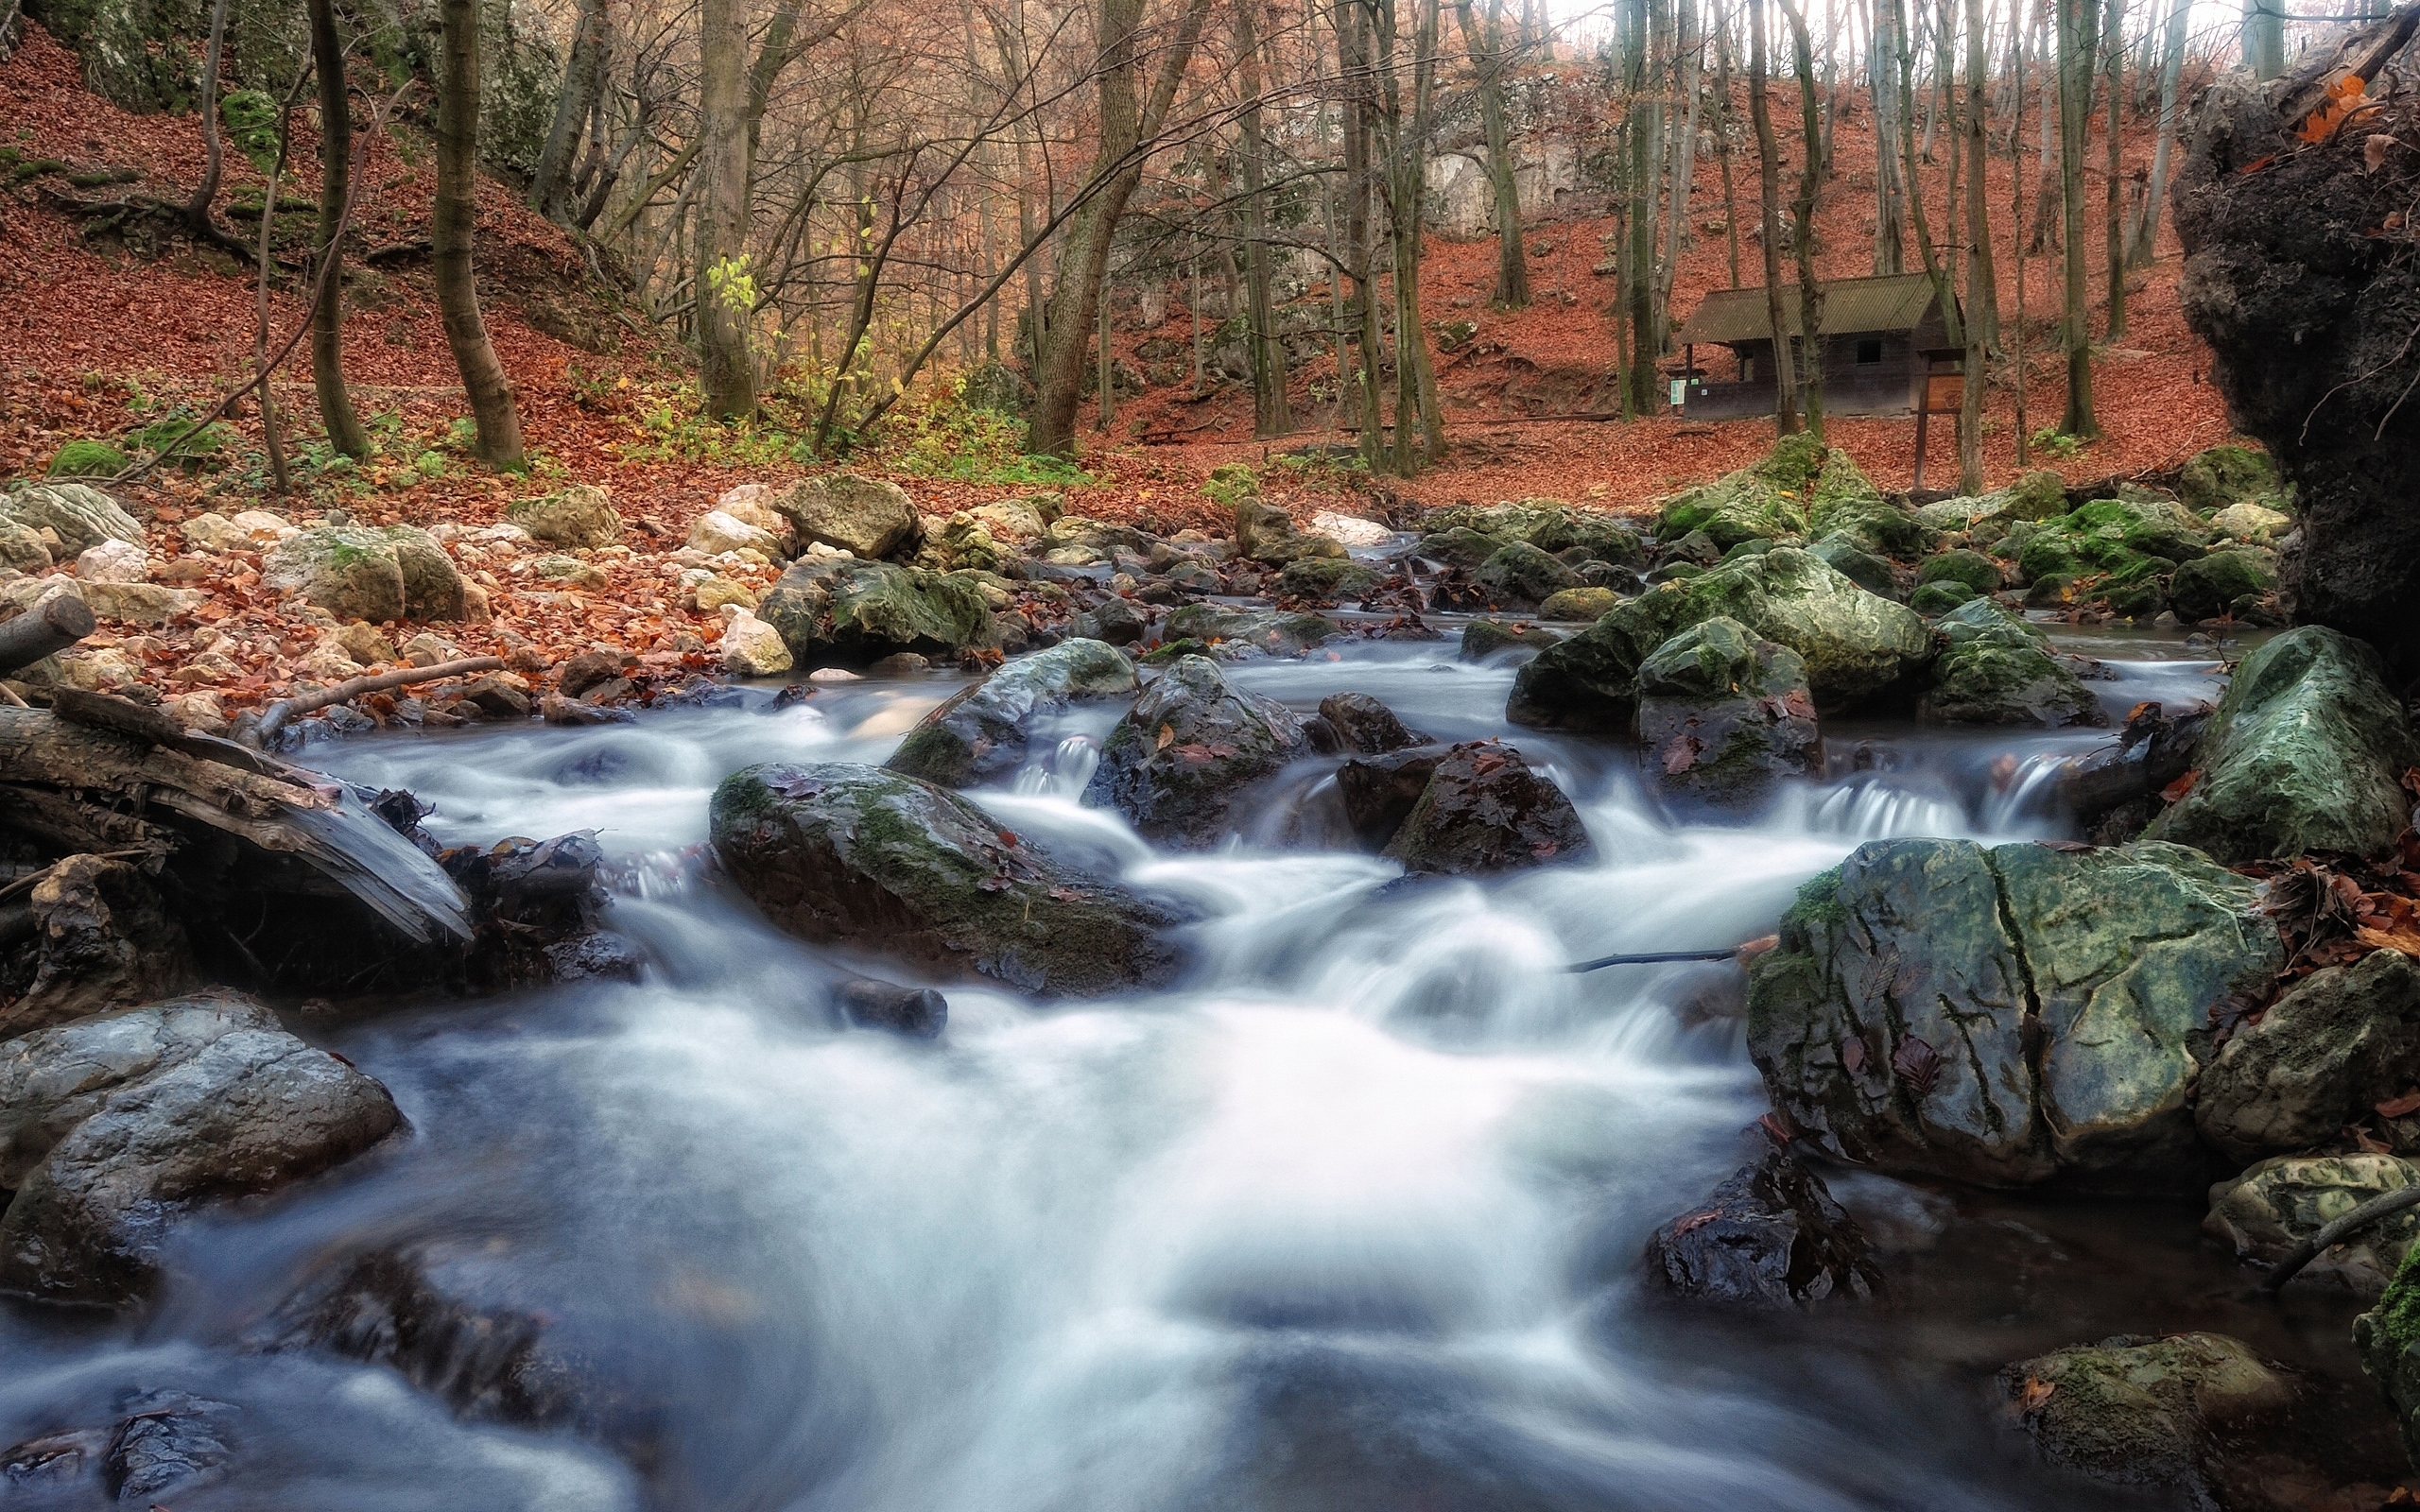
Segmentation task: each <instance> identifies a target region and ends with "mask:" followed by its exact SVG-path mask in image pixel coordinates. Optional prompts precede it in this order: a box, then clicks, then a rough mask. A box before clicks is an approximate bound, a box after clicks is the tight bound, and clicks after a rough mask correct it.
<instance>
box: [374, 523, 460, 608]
mask: <svg viewBox="0 0 2420 1512" xmlns="http://www.w3.org/2000/svg"><path fill="white" fill-rule="evenodd" d="M379 534H381V535H383V536H385V537H386V538H387V544H388V547H389V549H390V550H392V551H393V552H394V554H395V570H396V572H397V573H398V574H399V575H400V576H402V578H403V581H404V617H405V618H406V619H415V620H458V619H460V618H461V617H462V603H463V593H462V575H461V572H460V570H459V569H458V568H457V567H455V565H454V558H451V557H449V556H447V555H446V554H445V548H444V547H443V546H442V545H441V544H439V543H438V540H437V538H436V537H435V536H432V535H430V534H429V533H428V532H427V531H425V530H423V529H421V528H420V527H419V526H418V525H389V526H387V527H386V528H385V529H384V530H382V531H380V532H379ZM366 617H367V616H365V618H366Z"/></svg>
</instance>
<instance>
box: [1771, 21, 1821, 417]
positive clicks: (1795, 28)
mask: <svg viewBox="0 0 2420 1512" xmlns="http://www.w3.org/2000/svg"><path fill="white" fill-rule="evenodd" d="M1781 9H1782V14H1784V15H1786V16H1788V17H1789V40H1790V48H1791V51H1792V53H1793V54H1794V56H1795V59H1796V61H1797V64H1798V108H1799V116H1800V121H1801V126H1800V129H1801V130H1802V131H1803V132H1804V133H1805V134H1806V152H1805V155H1804V157H1803V159H1802V161H1801V162H1800V164H1799V169H1798V198H1797V199H1796V200H1795V201H1793V202H1792V204H1791V206H1790V216H1791V222H1792V223H1791V226H1790V236H1789V245H1790V250H1791V251H1792V252H1793V253H1795V254H1796V256H1797V259H1798V393H1799V403H1800V404H1802V405H1804V406H1805V408H1806V428H1807V429H1808V430H1810V431H1813V432H1814V433H1815V436H1816V438H1817V439H1818V440H1820V439H1822V438H1823V436H1824V285H1823V284H1822V283H1819V282H1817V281H1816V278H1815V208H1816V201H1817V198H1818V197H1819V196H1820V195H1821V194H1822V192H1823V187H1824V129H1823V121H1822V116H1821V114H1820V111H1821V105H1820V103H1819V101H1818V99H1817V96H1816V93H1815V44H1814V42H1813V39H1811V38H1810V37H1809V36H1808V35H1807V32H1806V13H1805V12H1804V11H1802V10H1800V9H1799V8H1798V6H1797V4H1796V0H1781Z"/></svg>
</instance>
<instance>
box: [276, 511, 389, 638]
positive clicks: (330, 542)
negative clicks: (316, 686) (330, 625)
mask: <svg viewBox="0 0 2420 1512" xmlns="http://www.w3.org/2000/svg"><path fill="white" fill-rule="evenodd" d="M261 582H262V585H263V586H264V587H266V588H268V589H270V590H271V591H273V592H275V593H286V594H293V595H295V596H298V597H300V598H301V599H302V601H303V602H304V603H307V604H311V605H313V606H315V607H317V608H320V609H323V610H327V611H328V612H329V613H331V614H333V615H335V616H336V617H337V619H339V620H367V621H369V622H370V623H371V624H372V625H376V624H378V623H380V622H381V621H385V620H399V619H402V618H403V617H404V570H403V566H402V564H401V562H400V561H399V560H398V559H397V558H396V555H395V548H394V543H393V542H391V541H389V540H388V539H387V538H386V536H385V535H383V534H382V533H380V532H378V531H376V530H372V529H370V528H368V527H367V526H364V525H321V526H319V527H317V528H315V529H311V530H305V531H302V532H300V533H299V534H297V535H294V536H291V537H289V538H287V539H286V540H285V541H280V542H279V543H278V544H277V545H276V546H274V547H272V548H270V550H269V552H268V555H267V556H266V557H264V558H262V561H261Z"/></svg>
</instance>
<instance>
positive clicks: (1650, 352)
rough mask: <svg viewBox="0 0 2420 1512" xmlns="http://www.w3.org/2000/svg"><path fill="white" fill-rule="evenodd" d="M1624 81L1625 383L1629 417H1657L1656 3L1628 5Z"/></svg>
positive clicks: (1641, 0) (1631, 0)
mask: <svg viewBox="0 0 2420 1512" xmlns="http://www.w3.org/2000/svg"><path fill="white" fill-rule="evenodd" d="M1622 9H1623V14H1624V18H1625V20H1624V35H1625V41H1624V43H1623V48H1622V52H1623V60H1622V62H1623V77H1624V79H1625V90H1626V93H1627V94H1629V103H1628V109H1627V110H1626V111H1625V112H1624V114H1625V117H1626V119H1627V122H1628V125H1627V126H1626V128H1625V130H1626V131H1627V132H1628V135H1629V139H1630V140H1629V143H1628V146H1629V151H1628V152H1627V153H1626V154H1625V158H1626V162H1627V163H1628V169H1627V171H1628V175H1629V183H1628V185H1627V188H1628V191H1629V193H1628V197H1627V198H1628V199H1629V204H1630V209H1629V211H1628V215H1629V227H1628V230H1629V233H1630V266H1628V268H1627V269H1625V271H1624V276H1623V280H1622V284H1623V288H1622V301H1623V304H1624V305H1625V306H1626V308H1627V310H1628V312H1629V318H1630V364H1629V374H1628V377H1627V379H1626V381H1625V387H1627V388H1628V391H1629V393H1628V398H1627V401H1626V405H1627V412H1628V413H1631V414H1634V415H1652V414H1654V413H1655V364H1656V359H1657V358H1658V357H1660V356H1661V355H1663V353H1662V352H1661V350H1660V348H1659V346H1658V343H1657V341H1656V336H1655V178H1656V173H1655V170H1656V166H1657V157H1658V154H1657V153H1656V150H1655V147H1656V137H1657V132H1656V129H1655V126H1656V114H1657V112H1659V111H1660V110H1661V109H1662V106H1661V105H1660V104H1658V103H1656V102H1654V100H1653V99H1652V98H1651V95H1652V93H1653V92H1652V90H1651V84H1652V82H1653V79H1654V75H1653V72H1652V64H1651V61H1650V59H1651V57H1652V55H1653V53H1654V52H1655V44H1656V43H1657V42H1658V41H1659V40H1660V39H1659V38H1658V37H1657V36H1656V31H1657V27H1656V26H1655V22H1654V10H1653V7H1652V4H1651V0H1626V3H1625V4H1624V6H1623V8H1622Z"/></svg>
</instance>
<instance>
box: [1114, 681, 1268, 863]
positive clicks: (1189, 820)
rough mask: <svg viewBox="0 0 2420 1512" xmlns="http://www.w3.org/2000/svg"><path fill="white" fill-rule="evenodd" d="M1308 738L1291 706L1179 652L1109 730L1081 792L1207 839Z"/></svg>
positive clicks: (1187, 841) (1146, 824) (1144, 821)
mask: <svg viewBox="0 0 2420 1512" xmlns="http://www.w3.org/2000/svg"><path fill="white" fill-rule="evenodd" d="M1308 745H1309V741H1308V739H1307V737H1306V736H1305V733H1304V730H1303V722H1302V720H1301V718H1300V717H1298V716H1297V715H1296V714H1295V713H1294V712H1293V711H1292V710H1290V709H1288V708H1287V707H1286V706H1285V705H1283V704H1281V703H1278V702H1276V701H1274V700H1272V699H1269V698H1264V697H1262V696H1260V695H1258V694H1256V693H1252V692H1250V691H1248V690H1246V689H1242V688H1238V687H1236V686H1234V685H1232V684H1231V683H1229V682H1228V681H1227V679H1226V678H1225V677H1224V676H1223V675H1222V674H1221V673H1220V672H1219V666H1218V663H1217V662H1212V661H1210V660H1209V659H1208V658H1206V657H1200V656H1186V657H1181V658H1179V659H1178V660H1177V661H1176V662H1174V663H1173V664H1172V665H1171V666H1170V667H1169V668H1168V670H1167V672H1166V673H1165V674H1164V675H1163V676H1161V678H1160V679H1158V680H1157V681H1155V682H1153V683H1152V684H1151V685H1150V687H1149V688H1147V689H1145V690H1144V692H1143V696H1141V697H1140V698H1138V699H1136V700H1135V703H1134V707H1133V708H1132V709H1131V710H1129V711H1127V713H1126V714H1125V715H1124V717H1122V718H1120V719H1119V720H1118V721H1117V724H1116V726H1115V728H1113V729H1112V730H1110V732H1109V739H1108V740H1107V741H1106V742H1105V743H1104V744H1103V745H1102V747H1101V755H1100V765H1099V766H1098V768H1096V769H1095V770H1094V772H1093V778H1092V782H1090V783H1089V784H1088V785H1087V786H1086V787H1085V789H1084V799H1083V800H1084V802H1085V803H1086V804H1088V805H1090V806H1092V807H1095V808H1114V809H1116V810H1117V811H1118V812H1119V813H1121V814H1123V815H1125V816H1126V817H1127V819H1128V820H1129V821H1130V822H1132V824H1133V826H1134V828H1135V829H1137V830H1138V831H1140V832H1142V833H1144V834H1146V835H1149V836H1150V837H1152V838H1154V839H1158V840H1163V841H1169V842H1174V843H1177V844H1180V845H1186V846H1195V847H1200V846H1207V845H1210V844H1213V843H1214V842H1216V841H1217V840H1219V838H1220V837H1221V836H1223V835H1224V834H1225V833H1227V832H1228V830H1229V829H1230V828H1231V827H1232V826H1231V823H1230V816H1231V814H1232V812H1233V810H1234V806H1235V804H1236V801H1237V800H1238V799H1241V798H1242V797H1243V795H1244V793H1245V791H1246V790H1247V789H1249V788H1251V787H1252V786H1253V784H1254V783H1256V782H1259V781H1260V780H1261V779H1263V778H1266V777H1269V776H1271V775H1273V774H1274V773H1275V772H1277V771H1278V769H1279V768H1281V767H1283V766H1284V765H1286V764H1287V763H1288V761H1291V760H1292V759H1293V758H1294V757H1296V756H1297V755H1300V754H1302V753H1303V752H1304V751H1305V749H1306V748H1307V747H1308Z"/></svg>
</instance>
